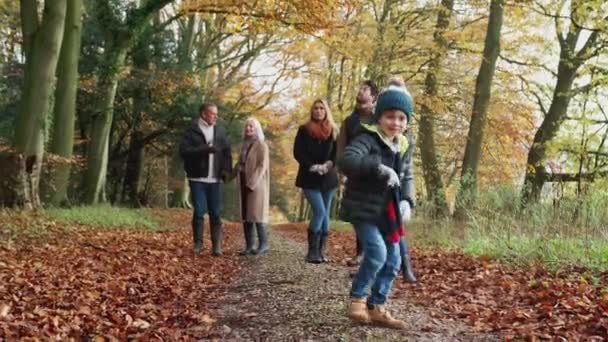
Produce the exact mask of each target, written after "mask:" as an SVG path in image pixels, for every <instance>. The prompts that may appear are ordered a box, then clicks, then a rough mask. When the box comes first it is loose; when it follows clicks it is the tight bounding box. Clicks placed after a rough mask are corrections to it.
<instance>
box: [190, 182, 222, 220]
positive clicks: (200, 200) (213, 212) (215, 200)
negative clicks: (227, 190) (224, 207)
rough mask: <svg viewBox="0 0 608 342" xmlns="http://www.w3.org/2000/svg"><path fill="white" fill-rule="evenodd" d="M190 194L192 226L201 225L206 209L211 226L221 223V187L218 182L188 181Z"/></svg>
mask: <svg viewBox="0 0 608 342" xmlns="http://www.w3.org/2000/svg"><path fill="white" fill-rule="evenodd" d="M189 184H190V195H191V198H192V207H193V209H194V213H193V215H192V226H193V227H201V226H202V224H203V219H204V216H205V212H206V209H208V210H209V221H210V225H211V227H217V226H219V225H221V224H222V220H221V219H220V205H221V195H220V192H221V189H220V183H205V182H193V181H189Z"/></svg>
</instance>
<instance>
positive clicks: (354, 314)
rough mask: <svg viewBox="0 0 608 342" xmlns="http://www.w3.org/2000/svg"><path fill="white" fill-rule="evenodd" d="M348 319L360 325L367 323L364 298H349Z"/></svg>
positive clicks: (367, 314) (367, 317)
mask: <svg viewBox="0 0 608 342" xmlns="http://www.w3.org/2000/svg"><path fill="white" fill-rule="evenodd" d="M348 318H350V319H352V320H353V321H357V322H360V323H369V322H370V319H369V313H368V312H367V299H366V298H351V300H350V306H349V308H348Z"/></svg>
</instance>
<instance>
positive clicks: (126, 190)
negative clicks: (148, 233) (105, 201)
mask: <svg viewBox="0 0 608 342" xmlns="http://www.w3.org/2000/svg"><path fill="white" fill-rule="evenodd" d="M136 110H137V109H136ZM141 138H142V136H141V132H139V131H138V130H137V128H136V131H135V132H133V133H131V140H130V143H129V152H128V155H127V166H126V169H125V178H124V180H123V186H122V196H121V202H122V203H125V204H128V205H130V206H132V207H134V208H139V207H141V202H140V200H139V189H140V179H141V175H142V167H143V163H144V146H143V144H142V143H141Z"/></svg>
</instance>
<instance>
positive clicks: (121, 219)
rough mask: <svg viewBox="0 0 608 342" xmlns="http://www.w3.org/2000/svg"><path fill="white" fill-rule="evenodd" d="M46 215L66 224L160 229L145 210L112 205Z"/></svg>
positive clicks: (48, 211) (56, 211)
mask: <svg viewBox="0 0 608 342" xmlns="http://www.w3.org/2000/svg"><path fill="white" fill-rule="evenodd" d="M45 213H46V214H48V215H49V216H51V217H54V218H57V219H59V220H62V221H65V222H73V223H78V224H84V225H91V226H101V227H107V228H145V229H149V230H156V229H158V222H156V221H155V220H154V219H153V218H152V217H150V216H149V215H148V214H147V213H146V212H145V211H143V210H134V209H129V208H121V207H113V206H110V205H96V206H82V207H73V208H69V209H61V208H50V209H46V210H45Z"/></svg>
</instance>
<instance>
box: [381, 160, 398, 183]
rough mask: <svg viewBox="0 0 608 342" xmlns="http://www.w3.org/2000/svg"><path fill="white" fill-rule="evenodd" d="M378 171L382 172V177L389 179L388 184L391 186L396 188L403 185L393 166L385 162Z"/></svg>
mask: <svg viewBox="0 0 608 342" xmlns="http://www.w3.org/2000/svg"><path fill="white" fill-rule="evenodd" d="M378 173H380V177H383V178H386V179H387V180H386V184H387V185H388V187H389V188H396V187H398V186H399V185H401V182H400V181H399V176H398V175H397V172H395V170H393V169H392V168H390V167H388V166H386V165H384V164H380V166H378Z"/></svg>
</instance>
